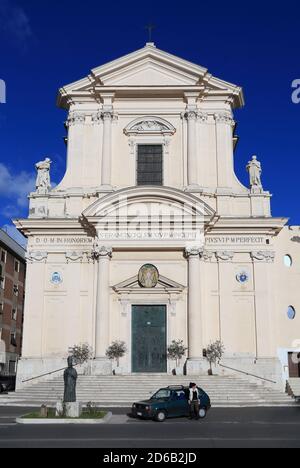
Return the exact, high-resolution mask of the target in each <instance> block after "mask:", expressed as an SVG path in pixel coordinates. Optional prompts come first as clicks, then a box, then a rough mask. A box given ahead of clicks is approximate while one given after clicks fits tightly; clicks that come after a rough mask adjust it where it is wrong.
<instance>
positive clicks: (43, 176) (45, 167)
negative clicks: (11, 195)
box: [35, 158, 52, 194]
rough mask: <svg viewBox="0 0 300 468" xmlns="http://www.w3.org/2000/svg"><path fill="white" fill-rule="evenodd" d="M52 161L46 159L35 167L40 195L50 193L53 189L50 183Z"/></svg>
mask: <svg viewBox="0 0 300 468" xmlns="http://www.w3.org/2000/svg"><path fill="white" fill-rule="evenodd" d="M51 164H52V161H51V160H50V159H49V158H46V159H45V160H44V161H40V162H38V163H37V164H36V165H35V168H36V170H37V178H36V191H37V192H38V193H42V194H45V193H48V192H49V190H50V189H51V182H50V168H51Z"/></svg>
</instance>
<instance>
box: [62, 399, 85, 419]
mask: <svg viewBox="0 0 300 468" xmlns="http://www.w3.org/2000/svg"><path fill="white" fill-rule="evenodd" d="M65 412H66V413H65V417H66V418H80V416H81V413H82V408H81V403H79V402H78V401H77V402H76V403H65Z"/></svg>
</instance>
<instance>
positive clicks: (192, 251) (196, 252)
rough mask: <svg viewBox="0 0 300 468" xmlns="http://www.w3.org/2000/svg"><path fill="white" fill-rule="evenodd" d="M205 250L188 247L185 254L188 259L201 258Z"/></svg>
mask: <svg viewBox="0 0 300 468" xmlns="http://www.w3.org/2000/svg"><path fill="white" fill-rule="evenodd" d="M202 251H203V249H202V248H201V247H196V246H195V247H186V249H185V251H184V253H185V256H186V258H193V257H199V256H200V254H201V253H202Z"/></svg>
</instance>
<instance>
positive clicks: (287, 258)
mask: <svg viewBox="0 0 300 468" xmlns="http://www.w3.org/2000/svg"><path fill="white" fill-rule="evenodd" d="M283 263H284V265H285V266H286V267H287V268H291V266H292V265H293V259H292V257H291V256H290V255H285V256H284V257H283Z"/></svg>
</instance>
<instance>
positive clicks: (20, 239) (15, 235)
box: [2, 224, 27, 248]
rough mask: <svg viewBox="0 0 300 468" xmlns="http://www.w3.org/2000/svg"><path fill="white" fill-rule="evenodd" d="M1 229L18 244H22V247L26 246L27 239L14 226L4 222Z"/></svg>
mask: <svg viewBox="0 0 300 468" xmlns="http://www.w3.org/2000/svg"><path fill="white" fill-rule="evenodd" d="M2 229H3V231H5V232H6V233H7V234H8V235H9V236H10V237H11V238H12V239H14V240H15V241H16V242H17V243H18V244H20V245H22V247H24V248H26V246H27V239H26V238H25V237H24V236H22V234H21V233H20V232H19V231H18V230H17V229H16V227H15V226H13V225H12V224H5V225H4V226H3V227H2Z"/></svg>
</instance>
